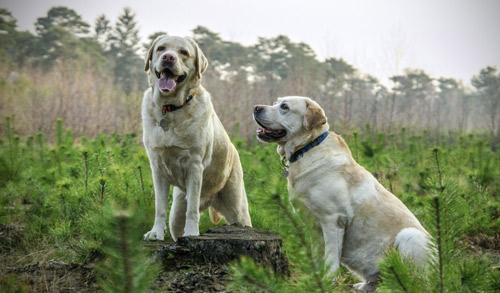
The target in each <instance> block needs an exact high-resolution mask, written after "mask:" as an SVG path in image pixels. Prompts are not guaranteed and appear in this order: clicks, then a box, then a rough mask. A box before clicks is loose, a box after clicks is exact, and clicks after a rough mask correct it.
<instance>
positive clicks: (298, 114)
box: [253, 97, 329, 144]
mask: <svg viewBox="0 0 500 293" xmlns="http://www.w3.org/2000/svg"><path fill="white" fill-rule="evenodd" d="M253 117H254V119H255V121H256V122H257V123H258V124H259V125H260V126H261V128H259V129H257V138H258V139H259V140H262V141H265V142H277V143H279V144H285V143H287V142H289V141H297V143H298V144H300V143H302V142H303V141H304V140H308V139H310V138H311V137H313V136H315V135H316V134H317V133H321V132H324V131H326V130H328V128H329V126H328V124H327V121H326V120H327V119H326V116H325V112H324V111H323V109H321V107H320V106H319V105H318V103H316V102H315V101H313V100H311V99H310V98H306V97H284V98H278V100H277V102H276V103H274V105H273V106H264V105H257V106H255V107H254V113H253ZM313 138H314V137H313Z"/></svg>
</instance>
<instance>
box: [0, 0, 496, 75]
mask: <svg viewBox="0 0 500 293" xmlns="http://www.w3.org/2000/svg"><path fill="white" fill-rule="evenodd" d="M53 6H66V7H69V8H72V9H74V10H75V11H76V12H77V13H78V14H80V15H82V17H83V19H84V20H85V21H86V22H88V23H90V24H91V25H93V23H94V20H95V19H96V17H97V16H99V15H101V14H105V15H106V16H107V17H108V18H109V19H111V20H112V22H114V21H115V20H116V18H117V16H118V15H119V14H121V13H122V11H123V7H125V6H129V7H131V8H132V10H133V12H134V13H135V14H136V20H137V23H138V25H139V28H140V34H141V37H142V38H143V40H144V39H146V37H147V36H148V35H149V34H151V33H153V32H156V31H166V32H167V33H168V34H170V35H180V36H189V35H191V30H192V29H193V28H195V27H196V26H197V25H203V26H205V27H207V28H209V29H210V30H212V31H214V32H216V33H219V34H220V36H221V37H222V38H223V39H225V40H232V41H236V42H240V43H242V44H244V45H251V44H255V43H256V42H257V38H258V37H275V36H277V35H280V34H282V35H287V36H289V37H290V38H291V40H292V41H294V42H305V43H307V44H309V45H310V46H311V47H312V48H313V49H314V51H315V52H316V54H317V55H318V58H319V59H324V58H325V57H330V56H333V57H342V58H344V59H345V60H346V61H347V62H349V63H351V64H353V65H354V66H356V67H357V68H358V69H360V70H361V72H363V73H369V74H372V75H374V76H376V77H378V78H379V79H381V80H383V81H384V80H385V81H386V80H387V77H388V76H390V75H392V74H394V73H396V71H399V73H401V72H402V70H403V69H404V68H406V67H413V68H422V69H424V70H425V71H427V72H428V73H430V74H431V75H432V76H433V77H440V76H444V77H454V78H459V79H462V80H464V81H465V82H466V83H468V82H469V80H470V78H471V77H472V76H473V75H475V74H477V73H478V72H479V70H480V69H481V68H484V67H485V66H487V65H497V66H498V65H499V64H500V31H499V29H500V1H499V0H470V1H466V0H414V1H407V0H377V1H374V0H365V1H360V0H350V1H337V0H335V1H333V0H330V1H327V0H325V1H316V0H308V1H304V0H287V1H272V0H252V1H239V0H208V1H201V0H178V1H168V0H164V1H151V0H142V1H130V0H101V1H95V0H31V1H30V0H0V7H2V8H7V9H9V10H10V11H11V12H12V13H13V15H14V17H15V18H17V20H18V26H19V28H20V29H21V30H30V31H33V27H34V25H33V24H34V23H35V21H36V18H37V17H41V16H45V15H46V14H47V11H48V10H49V9H50V8H51V7H53ZM396 55H397V56H399V57H398V58H396ZM396 60H399V62H398V63H397V62H396ZM396 64H399V66H396ZM384 83H386V82H384Z"/></svg>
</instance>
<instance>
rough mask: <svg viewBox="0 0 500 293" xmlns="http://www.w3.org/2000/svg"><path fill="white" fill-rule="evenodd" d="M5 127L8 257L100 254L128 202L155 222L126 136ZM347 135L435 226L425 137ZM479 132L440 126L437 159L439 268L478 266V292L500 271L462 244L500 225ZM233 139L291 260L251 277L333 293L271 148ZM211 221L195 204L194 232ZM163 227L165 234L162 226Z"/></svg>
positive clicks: (432, 171)
mask: <svg viewBox="0 0 500 293" xmlns="http://www.w3.org/2000/svg"><path fill="white" fill-rule="evenodd" d="M12 124H13V123H12V121H11V120H10V119H6V120H5V123H4V125H5V130H4V136H3V137H1V139H0V178H1V181H0V224H5V225H9V226H12V227H18V228H19V229H21V230H22V235H23V236H22V238H21V239H20V240H19V241H16V242H5V243H0V244H1V245H2V246H1V248H2V253H3V251H5V250H6V249H10V248H12V247H15V250H16V252H15V253H14V256H15V257H14V258H10V260H12V259H15V264H16V265H20V264H26V263H34V262H44V261H48V260H50V259H58V260H62V261H65V262H80V263H81V262H94V261H97V260H101V259H103V258H104V257H106V256H108V254H107V253H106V247H105V245H103V243H106V242H107V241H108V240H107V239H109V236H107V235H108V234H109V233H107V227H109V221H110V213H111V211H110V210H117V211H118V210H126V211H128V212H129V213H130V214H131V215H134V224H133V226H134V229H137V231H140V232H141V233H145V232H147V231H149V229H150V228H151V226H152V224H153V220H154V190H153V183H152V178H151V172H150V168H149V161H148V158H147V155H146V152H145V150H144V148H143V147H142V145H141V143H140V142H139V139H138V137H137V135H136V134H112V135H99V136H98V137H97V138H95V139H88V138H85V137H81V138H78V139H77V141H76V142H75V139H74V138H73V137H72V133H71V131H70V130H65V129H64V127H63V123H62V121H60V122H58V123H57V125H56V136H55V137H56V140H55V142H54V143H51V144H49V143H47V142H46V141H45V137H44V135H43V134H36V135H33V136H28V137H22V138H20V137H18V136H16V135H15V133H14V130H13V129H14V127H13V125H12ZM345 139H346V140H347V141H348V144H349V145H350V148H351V151H352V153H353V155H354V156H355V157H357V161H358V162H359V163H360V164H361V165H362V166H364V167H365V168H366V169H367V170H369V171H370V172H372V173H373V174H375V175H376V176H377V178H378V179H379V181H380V182H381V183H382V184H383V185H384V186H385V187H386V188H388V189H389V190H391V191H392V192H393V193H395V194H396V196H397V197H398V198H400V199H401V200H402V201H403V202H404V203H405V204H406V205H407V206H408V208H409V209H410V210H411V211H412V212H413V213H414V214H415V215H416V216H417V218H419V219H420V220H421V221H422V222H423V224H424V226H425V227H426V228H427V229H428V230H429V231H434V230H435V229H434V227H435V215H434V214H433V209H432V200H433V198H434V197H435V196H436V194H437V192H438V191H437V190H438V189H439V182H438V179H437V178H438V177H437V175H438V173H437V168H436V164H435V158H434V153H433V152H432V147H433V144H434V143H435V142H434V141H433V140H432V139H431V135H429V134H427V133H425V132H422V133H416V134H412V135H410V134H409V131H407V130H404V129H403V130H401V131H400V132H399V133H395V134H388V135H386V134H371V133H370V132H369V131H368V130H367V131H365V132H363V131H361V132H359V133H358V132H356V133H353V134H351V135H346V136H345ZM486 139H487V137H482V136H481V134H468V135H465V136H458V135H455V134H453V133H448V134H444V135H441V136H440V143H439V160H440V168H441V172H442V177H443V182H444V185H445V186H446V188H447V189H446V192H445V193H446V194H452V195H449V196H448V195H446V194H444V195H442V200H444V201H446V200H447V199H451V198H452V199H453V204H451V203H449V204H446V202H445V203H444V207H445V208H447V209H448V208H449V210H445V212H446V214H445V215H444V217H445V219H444V222H443V223H445V224H446V223H447V224H446V225H448V226H444V227H443V229H444V231H445V232H448V233H450V235H454V236H455V239H454V240H453V241H451V242H449V243H448V242H447V243H448V244H449V246H450V247H448V248H447V249H450V250H453V253H454V254H453V257H452V256H450V258H449V261H450V262H452V261H453V260H455V259H457V258H458V259H462V260H463V262H461V263H457V264H453V266H451V267H449V270H448V271H449V272H450V274H451V275H450V276H462V277H463V276H465V275H467V274H468V275H467V276H470V278H472V279H474V278H477V274H472V273H471V272H472V271H475V270H476V271H480V272H484V274H483V275H484V276H485V277H484V278H486V279H485V280H484V282H485V283H487V285H484V286H486V287H481V288H485V289H484V290H486V291H488V288H498V284H499V277H498V276H496V275H495V273H497V272H493V271H491V270H490V267H492V266H494V265H498V263H499V261H500V257H499V255H500V253H499V251H492V250H491V249H490V250H486V249H482V248H479V249H475V250H472V249H470V246H471V245H472V244H471V243H470V241H468V239H478V238H481V237H488V236H495V235H498V234H499V231H500V167H499V166H500V155H499V153H498V152H492V151H491V150H490V149H489V148H488V144H487V143H486V142H485V140H486ZM431 141H432V143H431ZM233 143H234V144H235V146H236V147H237V149H238V151H239V154H240V158H241V161H242V165H243V169H244V174H245V185H246V190H247V196H248V201H249V206H250V216H251V218H252V222H253V225H254V227H256V228H260V229H266V230H271V231H275V232H278V233H280V234H281V235H282V237H283V238H284V249H285V253H286V254H287V256H288V257H289V259H290V263H291V270H292V278H291V279H290V280H281V279H279V280H278V278H275V277H273V276H272V275H269V274H264V275H265V276H267V278H268V279H269V280H267V281H266V279H265V278H263V277H260V278H259V281H260V282H261V283H262V284H267V285H266V286H271V287H269V288H271V289H272V288H274V289H273V290H275V291H287V290H297V291H299V290H306V289H308V288H309V289H310V288H314V290H319V291H322V290H321V288H323V289H324V290H326V291H330V290H332V287H331V281H330V279H328V278H324V276H325V270H324V267H323V265H322V262H321V261H322V258H321V255H322V247H321V240H317V238H318V237H317V232H315V230H314V228H313V226H314V223H313V221H312V220H311V219H310V217H307V216H306V215H305V214H303V213H300V212H299V214H296V213H293V212H290V211H291V207H290V204H289V203H288V193H287V188H286V180H285V179H283V178H282V171H283V169H282V166H281V162H280V160H279V156H278V155H277V153H276V151H275V149H276V146H275V145H273V144H261V143H257V142H256V141H254V140H252V143H251V144H248V143H247V141H246V140H245V139H241V138H233ZM429 207H431V208H429ZM452 224H453V225H452ZM212 226H213V224H211V223H210V219H209V216H208V213H207V212H206V213H204V214H203V215H202V217H201V221H200V230H201V232H203V231H205V230H206V229H207V228H209V227H212ZM141 233H135V234H131V235H132V236H131V237H134V239H133V241H140V234H141ZM136 234H137V235H136ZM434 235H435V234H434ZM166 236H168V237H170V236H169V232H167V234H166ZM474 246H475V247H476V248H477V247H478V244H477V243H476V244H474ZM390 260H391V261H393V258H391V259H390ZM460 266H461V267H460ZM451 272H452V273H451ZM242 274H246V275H247V276H250V277H251V276H260V275H259V274H262V272H260V271H259V269H258V268H257V267H255V266H254V265H252V264H251V262H250V263H249V262H245V263H243V264H242V265H241V266H236V267H235V282H236V283H235V284H237V285H238V286H244V287H243V290H248V291H251V290H252V288H253V287H252V285H251V284H249V283H248V282H244V281H243V279H242V278H240V277H241V276H242ZM336 280H337V283H336V285H335V286H336V287H335V289H336V290H346V289H347V288H348V286H349V285H352V284H354V283H356V282H357V280H356V278H355V277H353V276H352V275H350V273H348V272H347V271H346V270H345V269H342V270H340V271H339V272H338V273H337V274H336ZM481 280H483V279H481ZM384 284H385V285H386V286H389V285H390V284H391V283H390V282H387V283H384ZM387 284H389V285H387ZM448 284H449V286H450V290H451V289H456V287H454V286H455V285H454V283H453V284H452V282H451V281H450V282H449V283H448ZM467 284H475V283H474V282H473V281H470V282H469V283H467ZM490 284H491V286H490ZM495 284H496V285H495ZM273 286H274V287H273ZM464 286H465V285H464ZM487 286H490V287H487ZM495 286H497V287H495ZM238 288H241V287H238ZM244 288H247V289H244ZM384 288H386V287H384Z"/></svg>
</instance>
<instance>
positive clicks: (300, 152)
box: [288, 131, 329, 163]
mask: <svg viewBox="0 0 500 293" xmlns="http://www.w3.org/2000/svg"><path fill="white" fill-rule="evenodd" d="M328 133H329V131H326V132H324V133H323V134H322V135H320V136H318V137H316V139H314V140H313V141H311V142H310V143H308V144H307V145H306V146H305V147H303V148H301V149H300V150H298V151H296V152H295V153H293V155H291V156H290V159H289V160H288V161H289V162H290V163H293V162H296V161H297V160H298V159H300V158H301V157H302V156H303V155H304V154H305V153H306V152H308V151H309V150H310V149H312V148H313V147H315V146H318V145H319V144H321V143H322V142H323V141H324V140H325V138H326V137H327V136H328Z"/></svg>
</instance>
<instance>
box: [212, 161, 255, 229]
mask: <svg viewBox="0 0 500 293" xmlns="http://www.w3.org/2000/svg"><path fill="white" fill-rule="evenodd" d="M211 206H212V208H213V209H214V210H215V211H217V212H220V213H221V214H222V215H223V216H224V218H225V219H226V221H227V222H228V223H229V224H235V223H238V224H241V225H243V226H249V227H251V226H252V221H251V220H250V214H249V213H248V201H247V195H246V192H245V184H244V183H243V172H242V169H241V163H240V160H239V158H238V157H236V158H235V160H234V161H233V169H232V170H231V174H230V175H229V178H228V180H227V182H226V185H225V186H224V188H222V190H221V191H219V193H218V194H217V196H216V198H215V199H214V200H213V202H212V204H211Z"/></svg>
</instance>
